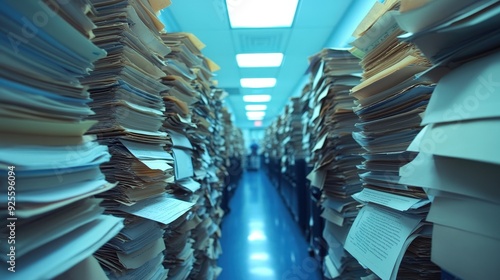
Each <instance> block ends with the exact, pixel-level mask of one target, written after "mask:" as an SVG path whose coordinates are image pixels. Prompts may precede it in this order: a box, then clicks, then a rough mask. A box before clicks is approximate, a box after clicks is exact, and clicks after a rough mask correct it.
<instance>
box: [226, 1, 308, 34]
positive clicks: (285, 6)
mask: <svg viewBox="0 0 500 280" xmlns="http://www.w3.org/2000/svg"><path fill="white" fill-rule="evenodd" d="M298 2H299V1H298V0H226V5H227V11H228V14H229V22H230V24H231V27H232V28H264V27H290V26H292V23H293V18H294V17H295V12H296V11H297V4H298Z"/></svg>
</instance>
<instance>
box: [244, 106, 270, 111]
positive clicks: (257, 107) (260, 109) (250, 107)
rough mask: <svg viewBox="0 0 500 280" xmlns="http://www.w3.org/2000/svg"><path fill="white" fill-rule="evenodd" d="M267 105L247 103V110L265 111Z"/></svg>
mask: <svg viewBox="0 0 500 280" xmlns="http://www.w3.org/2000/svg"><path fill="white" fill-rule="evenodd" d="M266 109H267V105H245V110H247V111H265V110H266Z"/></svg>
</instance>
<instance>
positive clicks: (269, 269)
mask: <svg viewBox="0 0 500 280" xmlns="http://www.w3.org/2000/svg"><path fill="white" fill-rule="evenodd" d="M229 206H230V209H231V211H230V212H229V213H228V214H226V216H225V218H224V220H223V222H222V239H221V243H222V250H223V254H222V256H221V257H220V259H219V262H218V263H219V266H221V267H222V269H223V271H222V274H221V275H220V277H219V279H221V280H257V279H259V280H281V279H283V280H285V279H290V280H292V279H294V280H295V279H313V280H314V279H321V277H320V272H321V267H320V263H319V262H317V261H316V260H314V259H313V258H311V257H309V255H308V251H307V249H308V246H307V243H306V240H305V237H304V235H303V234H302V232H301V231H300V229H299V227H298V225H297V224H296V223H295V221H294V220H293V219H292V216H291V215H290V213H289V212H288V209H287V208H286V206H285V204H284V203H283V201H282V199H281V197H280V196H279V194H278V192H277V190H276V188H275V187H274V186H273V185H272V184H271V182H270V181H269V179H268V178H267V176H266V174H265V173H264V172H263V171H256V172H245V174H244V175H243V177H242V179H241V180H240V182H239V185H238V187H237V189H236V191H235V193H234V196H233V197H232V199H231V201H230V204H229Z"/></svg>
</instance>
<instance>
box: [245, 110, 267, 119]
mask: <svg viewBox="0 0 500 280" xmlns="http://www.w3.org/2000/svg"><path fill="white" fill-rule="evenodd" d="M265 115H266V112H262V111H251V112H247V117H249V118H251V117H263V116H265Z"/></svg>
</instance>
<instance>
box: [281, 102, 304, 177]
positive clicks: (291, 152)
mask: <svg viewBox="0 0 500 280" xmlns="http://www.w3.org/2000/svg"><path fill="white" fill-rule="evenodd" d="M301 107H302V105H301V103H300V98H297V97H294V98H291V100H290V103H289V104H287V105H286V107H285V112H284V120H285V123H284V126H285V127H284V137H285V138H284V140H283V142H282V143H281V145H282V146H281V147H282V152H283V157H282V158H281V173H283V174H286V173H294V172H295V170H294V168H293V166H294V165H295V161H296V160H300V159H304V153H303V151H302V122H301V115H302V110H301V109H302V108H301Z"/></svg>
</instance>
